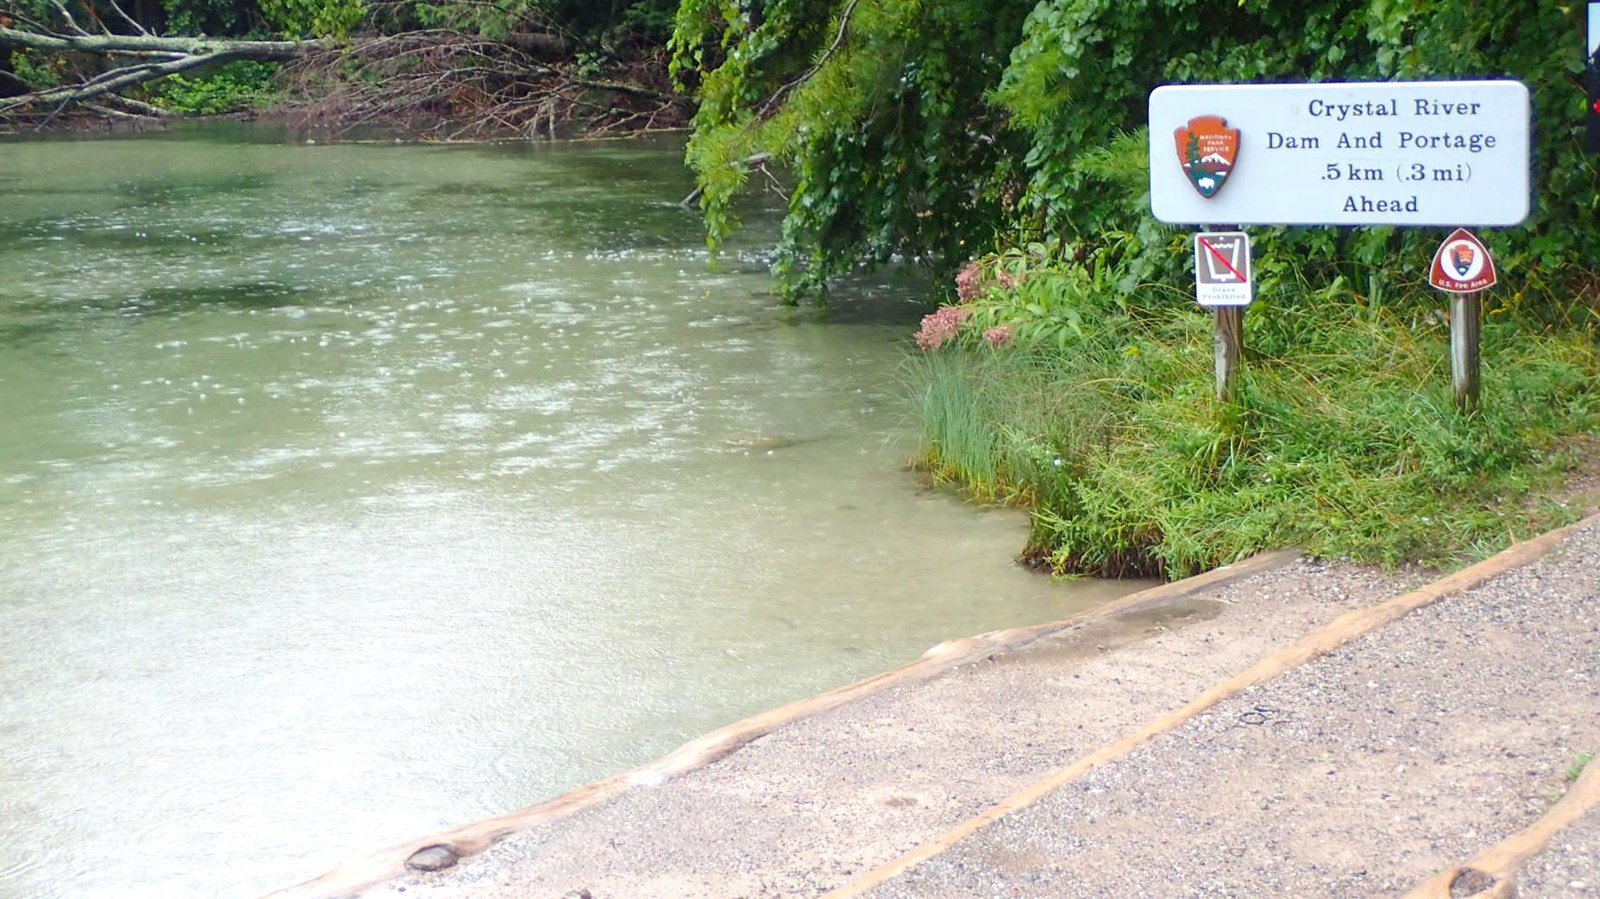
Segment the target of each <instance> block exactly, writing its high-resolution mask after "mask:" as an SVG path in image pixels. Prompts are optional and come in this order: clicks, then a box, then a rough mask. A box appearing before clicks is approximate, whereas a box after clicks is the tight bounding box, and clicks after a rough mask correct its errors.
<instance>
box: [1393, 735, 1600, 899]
mask: <svg viewBox="0 0 1600 899" xmlns="http://www.w3.org/2000/svg"><path fill="white" fill-rule="evenodd" d="M1597 808H1600V760H1591V761H1590V762H1589V764H1588V765H1587V766H1586V767H1585V768H1584V769H1583V774H1582V775H1581V776H1579V778H1578V779H1577V781H1576V782H1574V783H1573V785H1572V787H1571V789H1569V790H1567V793H1566V795H1565V796H1562V797H1561V801H1560V802H1557V803H1556V804H1555V805H1553V806H1551V807H1550V810H1549V811H1547V812H1545V813H1544V814H1543V815H1540V816H1539V819H1538V820H1536V821H1534V822H1533V823H1532V824H1530V825H1528V826H1527V827H1526V828H1524V829H1522V830H1521V831H1519V832H1517V833H1515V834H1513V835H1511V836H1510V837H1507V838H1506V839H1504V840H1502V841H1500V842H1498V843H1496V844H1494V845H1493V846H1490V847H1489V848H1487V849H1485V850H1483V851H1482V852H1480V853H1478V854H1477V855H1476V856H1473V858H1472V859H1471V860H1470V861H1468V862H1466V863H1465V864H1462V865H1457V866H1456V867H1454V868H1451V869H1450V870H1448V871H1442V872H1440V873H1439V874H1438V875H1437V876H1434V877H1430V878H1428V880H1427V882H1425V883H1423V885H1422V886H1420V887H1417V888H1416V889H1415V890H1412V891H1411V892H1409V893H1407V894H1406V896H1405V899H1452V897H1454V896H1460V895H1463V893H1462V892H1460V891H1458V889H1457V881H1461V882H1462V883H1463V884H1484V885H1483V886H1481V887H1479V889H1478V891H1477V892H1474V893H1470V894H1465V895H1466V896H1467V899H1516V895H1517V874H1518V873H1519V872H1520V871H1521V870H1522V866H1523V865H1524V864H1526V863H1527V861H1528V859H1530V858H1533V857H1534V856H1535V855H1538V854H1539V852H1540V851H1541V850H1543V849H1544V847H1545V846H1546V845H1548V844H1549V842H1550V840H1551V838H1552V837H1554V836H1555V835H1556V834H1558V833H1560V832H1561V830H1562V828H1564V827H1566V826H1567V825H1569V824H1572V823H1573V822H1575V821H1577V820H1578V819H1579V818H1582V817H1583V816H1584V815H1585V814H1586V813H1588V812H1590V811H1593V810H1594V809H1597ZM1467 888H1469V889H1470V888H1471V887H1467Z"/></svg>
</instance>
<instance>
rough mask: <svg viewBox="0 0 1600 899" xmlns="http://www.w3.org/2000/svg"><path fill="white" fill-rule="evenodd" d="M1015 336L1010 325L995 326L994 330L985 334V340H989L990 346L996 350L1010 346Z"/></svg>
mask: <svg viewBox="0 0 1600 899" xmlns="http://www.w3.org/2000/svg"><path fill="white" fill-rule="evenodd" d="M1014 336H1015V335H1013V334H1012V333H1011V326H1010V325H995V326H994V327H993V328H990V329H989V330H987V331H985V332H983V339H984V340H987V341H988V342H989V345H990V346H992V347H994V348H995V349H999V348H1001V347H1003V346H1010V345H1011V338H1012V337H1014Z"/></svg>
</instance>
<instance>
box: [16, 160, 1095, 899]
mask: <svg viewBox="0 0 1600 899" xmlns="http://www.w3.org/2000/svg"><path fill="white" fill-rule="evenodd" d="M6 152H7V154H8V168H9V169H10V172H9V173H7V174H9V175H12V176H14V177H15V178H17V179H18V180H17V183H18V184H25V185H29V186H31V188H32V189H31V190H30V191H28V192H23V193H18V194H17V195H16V196H15V197H12V196H10V195H9V194H8V204H7V205H6V206H4V207H3V208H0V234H4V235H9V236H12V237H14V238H15V239H12V240H8V241H0V266H3V267H4V270H5V271H7V272H8V273H12V276H10V277H8V278H7V279H5V280H4V281H3V282H0V410H3V411H4V414H5V418H6V422H7V426H6V428H4V429H0V517H3V520H4V522H5V525H6V526H5V527H4V528H3V529H0V560H3V561H0V842H3V843H4V844H5V845H7V846H10V847H13V851H12V852H10V853H8V854H7V855H6V856H5V857H4V858H3V859H0V895H17V896H28V897H49V896H60V897H73V899H77V897H85V896H117V897H126V896H162V897H166V896H173V895H213V894H225V895H249V894H251V893H257V892H263V891H266V890H268V889H271V888H274V887H278V886H283V885H286V884H288V883H291V882H294V881H297V880H300V879H304V878H307V877H310V876H313V875H315V874H317V873H320V872H321V871H322V870H324V869H326V868H328V867H331V866H332V865H334V864H336V863H337V862H339V861H341V860H342V859H344V858H345V857H347V856H350V855H353V854H356V853H360V852H364V851H368V850H371V849H374V848H376V847H381V846H384V845H388V844H390V843H393V842H396V841H398V840H401V839H406V838H409V837H414V836H417V835H419V834H423V833H427V832H431V831H434V830H437V829H440V828H443V827H446V826H450V825H455V824H459V823H462V822H464V821H467V820H471V819H474V818H478V817H482V816H486V815H489V814H494V813H498V812H501V811H505V810H508V809H512V808H516V807H520V806H524V805H528V804H531V803H534V802H537V801H539V800H541V799H544V798H547V797H549V796H551V795H553V794H554V793H557V792H559V791H561V790H564V789H567V788H569V787H572V786H575V785H577V784H580V783H583V782H586V781H589V780H593V779H596V778H599V777H604V776H607V775H609V774H612V773H615V772H617V771H619V770H622V769H624V768H628V767H631V766H634V765H637V764H641V763H643V762H645V761H647V760H649V759H651V758H654V757H657V756H659V755H661V754H664V753H665V752H667V751H669V750H671V749H672V748H675V747H676V746H677V745H678V744H679V743H681V742H682V741H684V740H685V739H687V738H689V737H691V736H694V735H696V734H699V733H703V732H705V731H708V730H710V729H712V728H715V727H718V726H721V725H723V724H726V723H728V722H730V721H732V720H735V719H737V718H739V717H742V716H744V715H747V714H750V713H752V712H754V711H757V710H760V709H764V708H769V707H772V706H775V705H779V704H781V703H784V702H787V701H789V700H792V699H795V698H798V697H801V696H804V695H809V694H811V693H815V692H818V691H820V690H823V689H827V688H830V687H833V686H837V685H839V684H841V683H844V682H847V681H850V680H852V679H854V678H857V677H860V676H863V675H866V674H869V673H873V672H876V671H878V670H881V669H883V668H885V667H888V666H891V665H893V664H898V663H900V662H903V661H907V660H909V659H911V658H914V657H915V656H916V655H917V654H919V653H920V652H921V651H922V650H923V649H925V648H926V647H927V646H928V645H931V644H933V643H935V642H938V641H939V640H941V639H944V638H947V637H949V636H952V635H964V634H968V633H975V632H979V631H984V630H989V629H992V628H996V627H1002V626H1007V625H1012V624H1019V623H1024V622H1031V621H1037V620H1042V619H1046V618H1051V617H1057V616H1059V615H1061V614H1064V613H1065V612H1067V611H1069V610H1071V609H1073V608H1076V607H1078V606H1080V605H1082V604H1084V603H1086V602H1090V601H1094V600H1097V599H1099V598H1101V597H1103V596H1104V595H1105V594H1106V593H1108V592H1115V589H1112V588H1108V589H1107V590H1101V591H1099V592H1096V588H1095V587H1094V586H1093V585H1085V584H1079V585H1076V586H1074V587H1071V588H1067V587H1063V586H1061V585H1052V584H1049V583H1048V582H1045V581H1042V580H1040V579H1037V578H1034V577H1032V576H1031V575H1029V574H1027V573H1026V572H1023V571H1021V570H1020V569H1018V568H1016V567H1014V566H1012V565H1010V563H1009V561H1008V560H1009V558H1010V556H1011V555H1012V554H1013V553H1014V552H1015V551H1016V550H1017V548H1018V546H1019V544H1020V542H1021V540H1022V537H1023V533H1022V528H1021V523H1020V522H1019V521H1018V519H1016V518H1015V517H1013V516H1011V515H1010V514H1000V513H982V512H977V511H975V510H972V509H970V508H966V507H963V506H961V505H959V504H957V503H954V502H952V501H950V500H949V499H948V498H946V497H943V496H939V495H936V494H929V493H926V492H922V491H920V490H918V489H917V485H916V483H915V481H914V480H913V479H912V478H911V476H910V475H908V474H906V473H905V472H904V471H903V470H902V463H903V461H904V458H905V456H906V455H907V454H908V449H907V444H906V442H905V441H904V439H903V438H904V437H905V434H904V431H905V428H906V409H905V406H904V405H903V403H902V401H901V400H900V398H899V388H898V386H897V385H898V383H899V376H898V374H897V368H898V365H899V363H900V360H901V358H902V354H903V348H904V346H905V335H906V334H907V333H908V330H909V328H910V327H911V326H913V325H914V323H915V321H916V317H917V315H918V314H919V310H918V309H917V308H916V307H915V306H914V305H913V304H911V303H910V302H909V300H908V297H909V293H908V292H907V291H905V290H902V289H900V288H896V287H895V286H893V285H892V284H888V283H883V284H876V283H871V284H863V285H861V289H860V290H859V291H856V292H852V291H851V290H845V291H842V292H841V293H840V294H838V295H837V296H836V302H837V303H838V305H837V306H836V307H835V309H834V312H833V313H832V314H831V315H828V316H824V315H821V314H817V313H815V312H807V311H805V310H786V309H783V308H781V307H779V306H778V305H777V304H776V303H775V302H774V300H773V298H772V296H771V295H770V292H769V289H768V288H769V285H768V282H767V276H766V274H765V264H766V260H765V257H764V256H763V255H762V253H760V252H757V251H754V250H750V249H741V248H738V247H735V248H733V250H732V251H730V252H729V253H727V254H725V255H724V257H723V258H722V259H721V260H720V261H719V264H718V267H717V270H716V271H715V272H708V270H707V257H706V253H705V250H704V246H703V242H702V237H701V234H700V232H699V229H698V224H697V223H696V222H695V221H694V219H693V218H692V216H690V215H688V214H687V213H685V212H684V211H683V210H681V209H680V208H679V207H678V206H677V200H678V199H680V198H681V197H682V196H683V195H684V194H685V193H687V189H688V183H687V176H686V175H684V174H683V172H682V170H681V168H680V167H679V166H678V164H677V158H678V156H677V154H678V150H677V149H676V148H674V147H663V146H658V145H650V144H634V145H626V144H623V145H615V144H614V145H603V146H594V147H571V148H567V149H551V148H548V147H543V146H533V145H518V146H515V147H479V148H474V147H453V148H443V147H413V146H387V145H361V146H321V145H319V146H316V147H307V146H299V145H293V144H273V143H263V142H252V143H244V142H240V143H227V142H221V141H216V140H206V139H195V140H186V139H178V138H174V137H170V136H168V137H160V138H157V139H150V140H135V141H114V142H59V143H45V142H41V143H24V144H16V145H13V146H11V147H9V148H8V149H7V151H6ZM0 177H5V175H0ZM7 189H8V190H9V186H8V188H7ZM751 220H752V221H754V222H756V223H757V227H758V229H759V228H762V227H768V226H770V218H769V219H768V221H767V223H766V224H765V225H763V224H762V223H761V222H762V214H760V213H756V214H754V215H752V216H751ZM764 233H770V231H768V232H764ZM897 291H898V292H897Z"/></svg>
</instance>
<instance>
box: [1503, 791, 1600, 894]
mask: <svg viewBox="0 0 1600 899" xmlns="http://www.w3.org/2000/svg"><path fill="white" fill-rule="evenodd" d="M1517 896H1518V899H1595V897H1600V809H1596V810H1594V811H1591V812H1590V813H1589V814H1588V815H1587V816H1585V817H1584V818H1583V820H1581V821H1579V822H1578V823H1576V824H1574V825H1572V826H1571V827H1568V828H1567V829H1566V830H1564V831H1562V832H1561V834H1560V835H1559V836H1557V837H1556V838H1555V839H1554V840H1551V841H1550V845H1549V846H1547V847H1545V850H1544V851H1543V852H1541V853H1539V854H1538V855H1536V856H1534V857H1533V858H1532V859H1530V860H1529V861H1528V864H1527V867H1525V868H1523V870H1522V875H1521V876H1520V877H1518V878H1517Z"/></svg>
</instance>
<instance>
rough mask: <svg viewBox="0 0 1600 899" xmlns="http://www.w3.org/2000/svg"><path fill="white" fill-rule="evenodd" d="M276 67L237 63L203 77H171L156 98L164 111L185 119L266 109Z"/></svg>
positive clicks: (256, 63) (164, 83) (259, 63)
mask: <svg viewBox="0 0 1600 899" xmlns="http://www.w3.org/2000/svg"><path fill="white" fill-rule="evenodd" d="M277 70H278V66H277V64H276V63H270V62H251V61H249V60H235V61H233V62H230V63H225V64H223V65H221V66H218V67H217V68H216V69H215V70H214V71H211V72H207V73H206V74H203V75H172V76H169V77H168V78H166V79H165V80H163V81H162V82H161V85H160V87H159V88H158V89H157V94H156V97H155V100H156V103H157V104H158V105H160V106H161V107H163V108H165V109H169V110H171V111H173V112H178V113H183V114H185V115H221V114H223V113H228V112H240V111H242V110H247V109H251V108H254V107H257V106H261V105H263V104H264V103H265V102H266V101H267V99H268V97H269V96H270V94H271V89H272V76H273V74H274V73H276V72H277Z"/></svg>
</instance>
